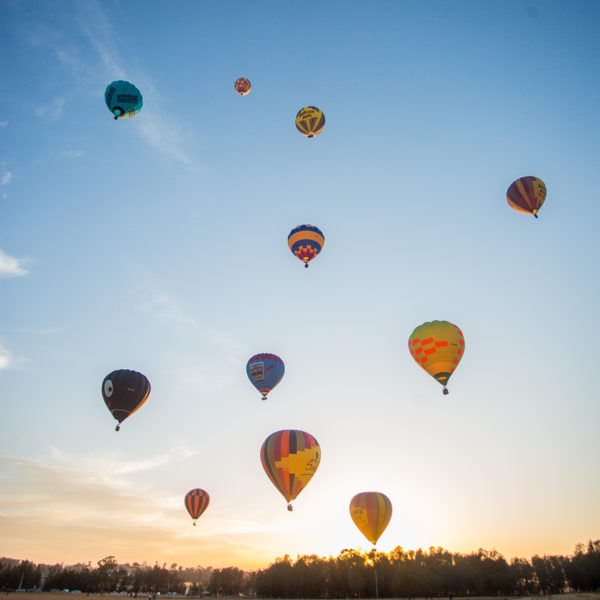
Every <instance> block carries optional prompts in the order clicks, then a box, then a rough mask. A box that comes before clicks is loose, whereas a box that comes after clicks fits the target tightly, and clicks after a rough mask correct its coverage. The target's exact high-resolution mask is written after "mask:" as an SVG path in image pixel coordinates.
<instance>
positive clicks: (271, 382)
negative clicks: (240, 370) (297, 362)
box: [246, 354, 285, 400]
mask: <svg viewBox="0 0 600 600" xmlns="http://www.w3.org/2000/svg"><path fill="white" fill-rule="evenodd" d="M284 373H285V365H284V364H283V361H282V360H281V359H280V358H279V356H276V355H275V354H255V355H254V356H253V357H252V358H251V359H250V360H249V361H248V364H247V365H246V374H247V375H248V379H250V381H251V382H252V385H253V386H254V387H255V388H256V389H257V390H258V391H259V392H260V393H261V394H262V400H266V399H267V394H268V393H269V392H270V391H271V390H272V389H273V388H274V387H275V386H276V385H277V384H278V383H279V382H280V381H281V378H282V377H283V374H284Z"/></svg>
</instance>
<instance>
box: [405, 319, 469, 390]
mask: <svg viewBox="0 0 600 600" xmlns="http://www.w3.org/2000/svg"><path fill="white" fill-rule="evenodd" d="M408 349H409V350H410V353H411V354H412V357H413V358H414V359H415V360H416V361H417V364H418V365H420V366H421V367H423V369H425V371H427V372H428V373H429V374H430V375H431V376H432V377H434V378H435V379H437V380H438V381H439V382H440V383H441V384H442V385H443V386H444V394H447V393H448V390H447V388H446V384H447V383H448V380H449V379H450V375H452V373H454V369H456V367H457V366H458V363H459V362H460V359H461V358H462V356H463V352H464V351H465V338H464V337H463V334H462V331H461V330H460V329H459V328H458V327H457V326H456V325H453V324H452V323H449V322H448V321H432V322H431V323H423V325H419V327H417V328H416V329H415V330H414V331H413V332H412V334H411V336H410V338H409V339H408Z"/></svg>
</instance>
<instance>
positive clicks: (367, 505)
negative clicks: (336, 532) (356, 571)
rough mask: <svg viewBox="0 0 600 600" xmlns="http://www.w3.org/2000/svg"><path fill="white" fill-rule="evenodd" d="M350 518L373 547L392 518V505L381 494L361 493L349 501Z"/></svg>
mask: <svg viewBox="0 0 600 600" xmlns="http://www.w3.org/2000/svg"><path fill="white" fill-rule="evenodd" d="M350 516H351V517H352V520H353V521H354V524H355V525H356V526H357V527H358V528H359V529H360V531H361V533H362V534H363V535H364V536H365V537H366V538H367V539H368V540H369V541H370V542H371V543H372V544H373V546H374V545H375V544H376V543H377V540H378V539H379V537H380V536H381V534H382V533H383V532H384V531H385V528H386V527H387V526H388V523H389V522H390V519H391V518H392V503H391V502H390V499H389V498H388V497H387V496H386V495H385V494H382V493H381V492H361V493H360V494H356V496H354V498H352V500H350Z"/></svg>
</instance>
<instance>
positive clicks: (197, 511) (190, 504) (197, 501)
mask: <svg viewBox="0 0 600 600" xmlns="http://www.w3.org/2000/svg"><path fill="white" fill-rule="evenodd" d="M184 502H185V507H186V508H187V511H188V512H189V513H190V517H192V519H194V525H196V519H197V518H198V517H199V516H200V515H201V514H202V513H203V512H204V511H205V510H206V509H207V507H208V503H209V502H210V496H209V495H208V492H205V491H204V490H201V489H200V488H195V489H193V490H190V491H189V492H188V493H187V494H186V495H185V500H184Z"/></svg>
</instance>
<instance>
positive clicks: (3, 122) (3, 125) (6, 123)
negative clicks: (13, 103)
mask: <svg viewBox="0 0 600 600" xmlns="http://www.w3.org/2000/svg"><path fill="white" fill-rule="evenodd" d="M7 125H8V121H0V127H6V126H7Z"/></svg>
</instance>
